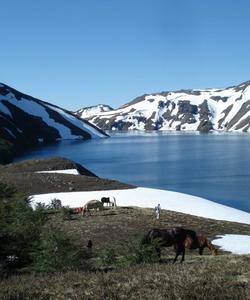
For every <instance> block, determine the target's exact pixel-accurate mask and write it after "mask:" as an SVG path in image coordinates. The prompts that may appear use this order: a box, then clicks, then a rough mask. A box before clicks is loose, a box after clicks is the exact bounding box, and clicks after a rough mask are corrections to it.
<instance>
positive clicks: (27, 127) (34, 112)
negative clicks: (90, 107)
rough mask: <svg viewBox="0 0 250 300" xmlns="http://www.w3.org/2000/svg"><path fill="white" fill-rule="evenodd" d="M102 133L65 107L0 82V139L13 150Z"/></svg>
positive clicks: (100, 134) (87, 137)
mask: <svg viewBox="0 0 250 300" xmlns="http://www.w3.org/2000/svg"><path fill="white" fill-rule="evenodd" d="M106 136H108V135H107V134H106V133H105V132H104V131H103V130H101V129H99V128H97V127H96V126H95V125H93V124H92V123H90V122H88V121H87V120H83V119H81V118H79V117H78V116H76V115H75V114H73V113H72V112H70V111H68V110H66V109H63V108H61V107H59V106H57V105H54V104H51V103H49V102H45V101H43V100H40V99H37V98H34V97H32V96H30V95H26V94H23V93H22V92H19V91H18V90H16V89H14V88H12V87H10V86H8V85H6V84H3V83H0V139H1V140H2V141H7V142H8V143H10V144H11V145H12V147H13V150H14V152H19V151H22V150H24V149H28V148H30V147H33V146H36V145H40V144H46V143H51V142H55V141H58V140H61V139H83V140H87V139H91V138H101V137H106ZM5 144H6V143H5ZM0 150H1V149H0ZM8 161H9V159H8ZM0 163H2V161H1V159H0Z"/></svg>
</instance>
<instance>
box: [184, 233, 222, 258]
mask: <svg viewBox="0 0 250 300" xmlns="http://www.w3.org/2000/svg"><path fill="white" fill-rule="evenodd" d="M184 246H185V248H187V249H189V250H193V249H199V254H200V255H202V254H203V250H204V248H206V247H207V248H208V250H209V251H210V253H211V254H212V255H217V254H218V250H217V249H216V248H215V246H214V245H213V244H212V243H211V241H210V240H209V239H207V238H206V237H205V236H203V235H196V238H193V237H191V236H189V235H188V236H187V237H186V239H185V242H184Z"/></svg>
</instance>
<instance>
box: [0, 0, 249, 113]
mask: <svg viewBox="0 0 250 300" xmlns="http://www.w3.org/2000/svg"><path fill="white" fill-rule="evenodd" d="M0 8H1V14H0V15H1V17H0V25H1V27H0V28H1V35H0V37H1V46H0V55H1V68H0V70H1V73H0V74H1V76H0V82H3V83H6V84H8V85H10V86H12V87H15V88H16V89H18V90H20V91H22V92H25V93H28V94H30V95H32V96H34V97H37V98H40V99H42V100H45V101H49V102H52V103H54V104H57V105H60V106H62V107H65V108H68V109H71V110H76V109H79V108H81V107H83V106H90V105H95V104H98V103H106V104H109V105H111V106H113V107H115V108H116V107H119V106H121V105H122V104H125V103H126V102H128V101H130V100H131V99H133V98H135V97H136V96H140V95H142V94H144V93H150V92H160V91H166V90H176V89H180V88H205V87H226V86H230V85H234V84H238V83H240V82H243V81H246V80H250V74H249V72H250V57H249V54H250V32H249V30H250V17H249V16H250V1H249V0H216V1H215V0H36V1H34V0H22V1H21V0H8V1H6V0H0Z"/></svg>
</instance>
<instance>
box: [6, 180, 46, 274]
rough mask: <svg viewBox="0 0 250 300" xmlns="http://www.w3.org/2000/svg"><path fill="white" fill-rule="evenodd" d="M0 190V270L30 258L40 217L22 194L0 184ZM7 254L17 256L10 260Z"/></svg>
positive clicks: (28, 260)
mask: <svg viewBox="0 0 250 300" xmlns="http://www.w3.org/2000/svg"><path fill="white" fill-rule="evenodd" d="M0 193H1V196H2V198H1V201H0V229H1V230H0V265H1V266H2V270H3V269H5V267H6V268H8V267H10V266H11V268H15V267H17V266H18V267H24V266H26V265H28V264H29V263H30V262H31V252H32V248H33V242H34V241H35V240H37V239H38V238H39V232H40V228H41V226H42V224H43V220H42V218H40V214H39V213H38V212H34V211H33V210H32V208H31V206H30V205H29V202H28V200H27V198H26V197H24V196H22V195H19V194H17V193H14V192H13V190H12V189H11V188H9V187H6V186H3V185H1V187H0ZM9 257H16V258H18V259H15V261H14V262H13V261H11V263H10V261H9V259H8V258H9Z"/></svg>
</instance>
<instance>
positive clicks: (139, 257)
mask: <svg viewBox="0 0 250 300" xmlns="http://www.w3.org/2000/svg"><path fill="white" fill-rule="evenodd" d="M121 253H122V255H123V264H125V265H126V264H129V265H133V264H140V263H154V262H159V259H160V255H159V254H160V248H159V246H158V241H154V242H153V243H149V244H143V243H141V242H139V241H138V240H131V241H128V242H126V243H124V244H123V245H122V248H121Z"/></svg>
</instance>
